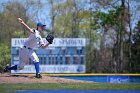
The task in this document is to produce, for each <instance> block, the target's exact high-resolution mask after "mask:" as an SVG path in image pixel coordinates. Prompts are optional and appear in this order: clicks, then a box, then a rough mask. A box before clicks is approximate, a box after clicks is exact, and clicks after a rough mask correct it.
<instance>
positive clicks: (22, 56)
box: [17, 30, 44, 70]
mask: <svg viewBox="0 0 140 93" xmlns="http://www.w3.org/2000/svg"><path fill="white" fill-rule="evenodd" d="M42 44H44V42H43V39H42V37H41V35H40V32H39V31H38V30H34V33H31V34H30V36H29V37H28V39H27V41H25V43H24V47H23V48H20V50H19V64H18V65H17V69H18V70H21V69H23V68H24V66H25V65H26V64H28V63H29V58H31V60H32V61H34V62H39V58H38V56H37V55H36V53H35V51H34V50H33V48H35V47H39V46H41V45H42Z"/></svg>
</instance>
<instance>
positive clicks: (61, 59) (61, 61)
mask: <svg viewBox="0 0 140 93" xmlns="http://www.w3.org/2000/svg"><path fill="white" fill-rule="evenodd" d="M60 64H63V57H62V56H61V57H60Z"/></svg>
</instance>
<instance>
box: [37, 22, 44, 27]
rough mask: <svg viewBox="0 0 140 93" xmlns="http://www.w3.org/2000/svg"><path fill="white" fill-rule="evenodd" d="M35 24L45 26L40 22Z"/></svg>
mask: <svg viewBox="0 0 140 93" xmlns="http://www.w3.org/2000/svg"><path fill="white" fill-rule="evenodd" d="M37 26H40V27H43V26H46V25H44V24H42V23H41V22H38V23H37Z"/></svg>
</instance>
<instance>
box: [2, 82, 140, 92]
mask: <svg viewBox="0 0 140 93" xmlns="http://www.w3.org/2000/svg"><path fill="white" fill-rule="evenodd" d="M46 89H48V90H49V89H50V90H59V89H65V90H67V89H68V90H140V83H129V84H110V83H90V84H75V83H73V84H68V83H67V84H66V83H58V84H57V83H50V84H49V83H45V84H44V83H42V84H40V83H32V84H20V83H19V84H0V93H10V92H14V91H17V90H46Z"/></svg>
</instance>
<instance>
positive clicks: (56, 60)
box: [55, 56, 58, 64]
mask: <svg viewBox="0 0 140 93" xmlns="http://www.w3.org/2000/svg"><path fill="white" fill-rule="evenodd" d="M55 63H56V64H58V58H57V56H56V57H55Z"/></svg>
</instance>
